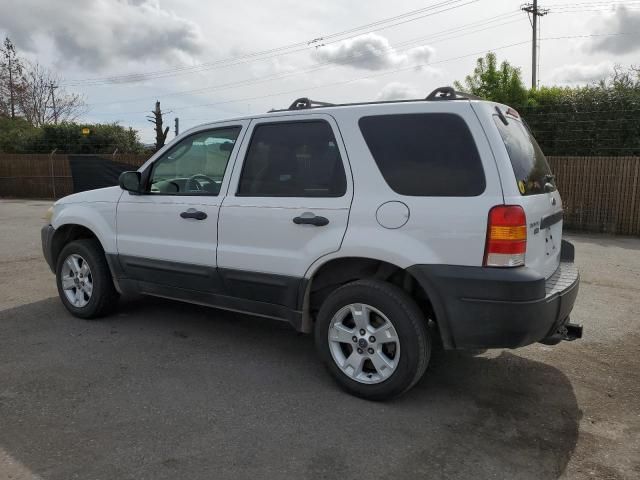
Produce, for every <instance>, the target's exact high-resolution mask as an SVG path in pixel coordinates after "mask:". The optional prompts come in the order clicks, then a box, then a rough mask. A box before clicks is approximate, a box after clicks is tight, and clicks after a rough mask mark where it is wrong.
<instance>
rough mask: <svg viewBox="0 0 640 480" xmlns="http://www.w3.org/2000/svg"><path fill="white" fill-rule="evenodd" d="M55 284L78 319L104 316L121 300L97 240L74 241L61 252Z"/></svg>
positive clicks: (64, 302)
mask: <svg viewBox="0 0 640 480" xmlns="http://www.w3.org/2000/svg"><path fill="white" fill-rule="evenodd" d="M56 283H57V286H58V294H59V295H60V299H61V300H62V303H63V304H64V306H65V307H66V308H67V310H69V312H71V313H72V314H73V315H75V316H76V317H80V318H86V319H90V318H97V317H100V316H103V315H105V314H107V313H109V312H110V311H111V310H112V309H113V308H114V307H115V304H116V302H117V299H118V292H117V291H116V289H115V287H114V286H113V280H112V278H111V272H110V271H109V266H108V265H107V260H106V258H105V256H104V252H103V251H102V247H101V246H100V243H99V242H98V241H97V240H92V239H82V240H75V241H73V242H70V243H69V244H67V245H66V246H65V247H64V248H63V249H62V251H61V252H60V255H59V256H58V262H57V266H56Z"/></svg>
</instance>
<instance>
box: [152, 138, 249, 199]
mask: <svg viewBox="0 0 640 480" xmlns="http://www.w3.org/2000/svg"><path fill="white" fill-rule="evenodd" d="M240 130H241V127H229V128H221V129H216V130H207V131H205V132H199V133H196V134H194V135H191V136H189V137H187V138H185V139H183V140H182V141H180V142H179V143H178V144H176V145H175V146H174V147H173V148H171V149H170V150H169V151H167V152H166V153H165V154H164V155H162V156H161V157H160V158H159V159H158V160H157V161H156V162H155V163H154V165H153V170H152V172H151V180H150V188H149V191H150V193H152V194H164V195H218V193H220V185H221V184H222V179H223V178H224V172H225V170H226V169H227V163H229V157H230V156H231V152H232V150H233V146H234V145H235V142H236V139H237V138H238V135H239V133H240Z"/></svg>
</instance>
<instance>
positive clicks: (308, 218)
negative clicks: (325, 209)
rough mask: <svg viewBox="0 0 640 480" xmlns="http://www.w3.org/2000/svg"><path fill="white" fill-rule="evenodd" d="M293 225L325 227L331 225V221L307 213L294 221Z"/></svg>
mask: <svg viewBox="0 0 640 480" xmlns="http://www.w3.org/2000/svg"><path fill="white" fill-rule="evenodd" d="M293 223H295V224H296V225H315V226H316V227H324V226H325V225H327V224H328V223H329V219H328V218H326V217H320V216H317V215H314V214H313V213H309V212H305V213H303V214H302V215H300V216H299V217H295V218H294V219H293Z"/></svg>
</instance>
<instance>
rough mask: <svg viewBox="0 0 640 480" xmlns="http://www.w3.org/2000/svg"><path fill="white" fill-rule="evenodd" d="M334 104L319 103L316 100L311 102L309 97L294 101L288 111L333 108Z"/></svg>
mask: <svg viewBox="0 0 640 480" xmlns="http://www.w3.org/2000/svg"><path fill="white" fill-rule="evenodd" d="M333 106H334V104H333V103H327V102H317V101H315V100H311V99H310V98H307V97H302V98H298V99H296V100H294V101H293V103H292V104H291V105H289V108H288V110H303V109H305V108H313V107H333Z"/></svg>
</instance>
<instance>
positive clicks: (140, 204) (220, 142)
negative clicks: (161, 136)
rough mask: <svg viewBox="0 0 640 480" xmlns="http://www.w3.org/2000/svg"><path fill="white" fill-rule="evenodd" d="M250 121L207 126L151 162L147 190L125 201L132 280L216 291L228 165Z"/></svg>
mask: <svg viewBox="0 0 640 480" xmlns="http://www.w3.org/2000/svg"><path fill="white" fill-rule="evenodd" d="M247 123H248V122H234V123H232V124H228V125H227V124H220V125H216V127H215V128H207V129H200V130H198V131H196V132H194V133H192V134H189V135H187V136H185V137H184V138H182V139H181V140H179V141H178V142H176V143H175V144H174V145H173V146H172V147H171V148H169V149H168V150H166V152H164V153H163V154H162V155H160V156H159V157H158V158H157V159H155V161H153V162H152V163H150V164H149V165H145V167H144V172H143V175H142V176H143V179H146V191H145V193H144V194H142V195H132V194H128V193H125V194H124V195H122V197H121V199H120V202H119V203H118V210H117V247H118V257H119V260H120V265H121V267H122V269H123V270H124V273H125V275H126V277H127V278H130V279H132V280H136V281H138V282H141V283H140V285H139V287H141V288H140V289H141V290H142V291H146V290H148V288H145V285H146V286H147V287H148V286H149V285H165V286H174V287H179V288H182V289H188V290H201V291H216V290H218V289H219V281H218V277H217V275H216V272H215V268H216V244H217V240H218V238H217V233H218V232H217V224H218V213H219V209H220V203H221V201H222V195H221V192H224V191H225V190H226V184H227V183H228V177H229V174H227V175H226V176H225V172H227V171H228V170H230V169H231V168H230V167H229V169H227V166H228V165H231V161H232V160H233V158H234V155H235V153H236V151H237V148H238V144H239V143H240V142H239V141H238V142H236V141H237V140H238V139H239V137H240V135H241V133H242V130H243V128H244V127H245V126H246V124H247Z"/></svg>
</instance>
